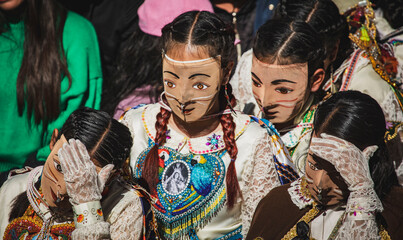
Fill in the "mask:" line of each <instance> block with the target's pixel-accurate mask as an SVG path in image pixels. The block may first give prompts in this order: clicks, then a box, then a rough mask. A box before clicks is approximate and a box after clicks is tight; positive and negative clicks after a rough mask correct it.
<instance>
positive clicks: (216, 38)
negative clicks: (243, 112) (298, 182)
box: [142, 11, 241, 207]
mask: <svg viewBox="0 0 403 240" xmlns="http://www.w3.org/2000/svg"><path fill="white" fill-rule="evenodd" d="M234 41H235V34H234V31H233V29H232V28H231V27H230V26H228V25H226V24H225V23H224V22H223V21H221V19H219V18H218V17H217V16H216V15H215V14H214V13H210V12H206V11H201V12H199V11H191V12H187V13H184V14H182V15H180V16H178V17H177V18H176V19H175V20H173V22H171V23H169V24H167V25H166V26H165V27H164V28H163V29H162V48H163V49H162V50H163V51H164V52H165V53H167V52H169V51H171V50H173V49H175V47H176V46H178V45H181V44H186V45H189V46H191V47H197V49H198V50H201V51H206V52H207V53H208V54H209V56H211V57H215V58H217V57H218V56H221V68H222V69H223V75H224V76H229V72H230V71H231V69H229V67H231V66H232V65H231V64H232V63H233V62H234V60H235V57H236V50H235V46H234ZM227 92H228V96H229V102H230V103H231V105H232V107H233V106H235V102H236V101H235V98H234V96H233V95H232V89H231V85H230V84H227ZM224 93H225V92H224V87H221V89H220V93H219V96H220V97H219V101H220V105H221V106H225V105H226V103H227V100H226V98H225V94H224ZM228 107H229V106H227V108H228ZM223 108H225V107H223ZM170 116H171V112H170V111H168V110H166V109H164V108H161V109H160V112H159V113H158V114H157V121H156V123H155V129H156V136H155V145H154V146H153V147H152V148H151V150H150V152H149V153H148V155H147V157H146V160H145V164H144V166H143V176H142V177H143V178H144V179H145V180H146V182H147V185H148V187H149V189H150V191H151V192H155V190H156V185H157V183H158V181H159V179H158V159H159V156H158V146H162V145H163V144H164V143H165V142H166V131H167V123H168V119H169V118H170ZM220 123H221V125H222V130H223V133H224V136H223V139H224V142H225V149H226V151H227V152H228V154H229V156H230V157H231V159H232V160H231V163H230V165H229V167H228V169H227V173H226V185H227V188H226V190H227V200H228V202H227V204H228V206H229V207H232V206H233V205H234V203H235V201H236V198H237V196H238V195H240V194H241V192H240V187H239V183H238V180H237V174H236V169H235V160H236V157H237V153H238V148H237V145H236V142H235V123H234V121H233V118H232V115H231V114H223V115H221V118H220Z"/></svg>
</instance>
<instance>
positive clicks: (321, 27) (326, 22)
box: [273, 0, 351, 67]
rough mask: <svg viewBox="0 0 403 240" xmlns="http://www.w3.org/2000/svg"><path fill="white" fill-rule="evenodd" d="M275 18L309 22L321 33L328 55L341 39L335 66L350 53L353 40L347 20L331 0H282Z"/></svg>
mask: <svg viewBox="0 0 403 240" xmlns="http://www.w3.org/2000/svg"><path fill="white" fill-rule="evenodd" d="M273 18H274V19H278V18H290V19H292V20H294V21H303V22H306V23H308V24H309V25H310V26H311V27H312V28H313V29H314V30H315V31H317V32H318V33H319V34H320V35H321V37H322V39H323V41H324V45H325V50H326V56H328V55H329V54H330V53H331V51H332V49H333V48H334V47H335V46H336V43H337V42H338V41H339V40H340V44H339V51H338V53H337V57H336V60H335V62H334V67H338V66H339V65H340V64H341V63H342V61H344V59H345V58H346V57H347V55H348V54H349V53H350V52H349V50H350V49H351V41H350V39H349V38H348V35H349V29H348V24H347V20H346V18H345V17H344V16H343V15H341V14H340V13H339V9H338V7H337V6H336V4H335V3H334V2H333V1H331V0H280V2H279V4H278V5H277V8H276V10H275V14H274V16H273Z"/></svg>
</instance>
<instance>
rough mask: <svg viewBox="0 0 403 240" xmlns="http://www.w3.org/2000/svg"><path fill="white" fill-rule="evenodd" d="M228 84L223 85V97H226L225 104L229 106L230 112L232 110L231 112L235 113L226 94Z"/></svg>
mask: <svg viewBox="0 0 403 240" xmlns="http://www.w3.org/2000/svg"><path fill="white" fill-rule="evenodd" d="M228 84H229V83H227V84H225V87H224V95H225V98H226V99H227V105H228V106H229V108H230V109H231V112H233V113H235V114H236V112H235V110H234V109H233V108H232V104H231V100H230V99H229V95H228Z"/></svg>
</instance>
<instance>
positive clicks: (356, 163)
mask: <svg viewBox="0 0 403 240" xmlns="http://www.w3.org/2000/svg"><path fill="white" fill-rule="evenodd" d="M377 149H378V147H377V146H369V147H367V148H365V149H364V150H363V151H361V150H360V149H358V148H357V147H356V146H355V145H354V144H352V143H350V142H348V141H345V140H343V139H340V138H338V137H335V136H332V135H328V134H325V133H322V134H321V135H320V138H319V137H313V138H312V141H311V146H310V150H311V151H312V153H313V154H315V155H316V156H318V157H320V158H323V159H325V160H326V161H328V162H329V163H331V164H332V165H333V166H334V167H335V168H336V170H337V171H338V172H339V173H340V175H341V176H342V178H343V180H344V181H345V183H346V184H347V186H348V189H349V190H350V196H349V198H348V201H347V212H349V213H355V215H357V213H370V212H375V211H380V212H381V211H382V210H383V206H382V203H381V201H380V199H379V197H378V196H377V195H376V193H375V190H374V182H373V181H372V178H371V174H370V171H369V165H368V160H369V159H370V158H371V157H372V155H373V154H374V152H375V151H376V150H377ZM346 159H347V160H348V161H346Z"/></svg>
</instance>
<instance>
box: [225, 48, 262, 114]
mask: <svg viewBox="0 0 403 240" xmlns="http://www.w3.org/2000/svg"><path fill="white" fill-rule="evenodd" d="M252 57H253V50H252V49H250V50H248V51H247V52H245V53H244V54H242V57H241V59H240V60H239V62H238V64H237V66H236V69H235V73H234V75H233V76H232V78H231V81H230V84H231V86H232V89H233V94H234V96H235V98H236V99H237V100H238V104H237V107H236V108H237V109H238V110H240V111H243V110H244V107H245V105H246V104H248V103H251V104H253V105H254V106H255V107H254V111H253V115H255V116H258V114H259V106H258V105H257V103H256V100H255V97H254V96H253V92H252V74H251V70H252Z"/></svg>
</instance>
